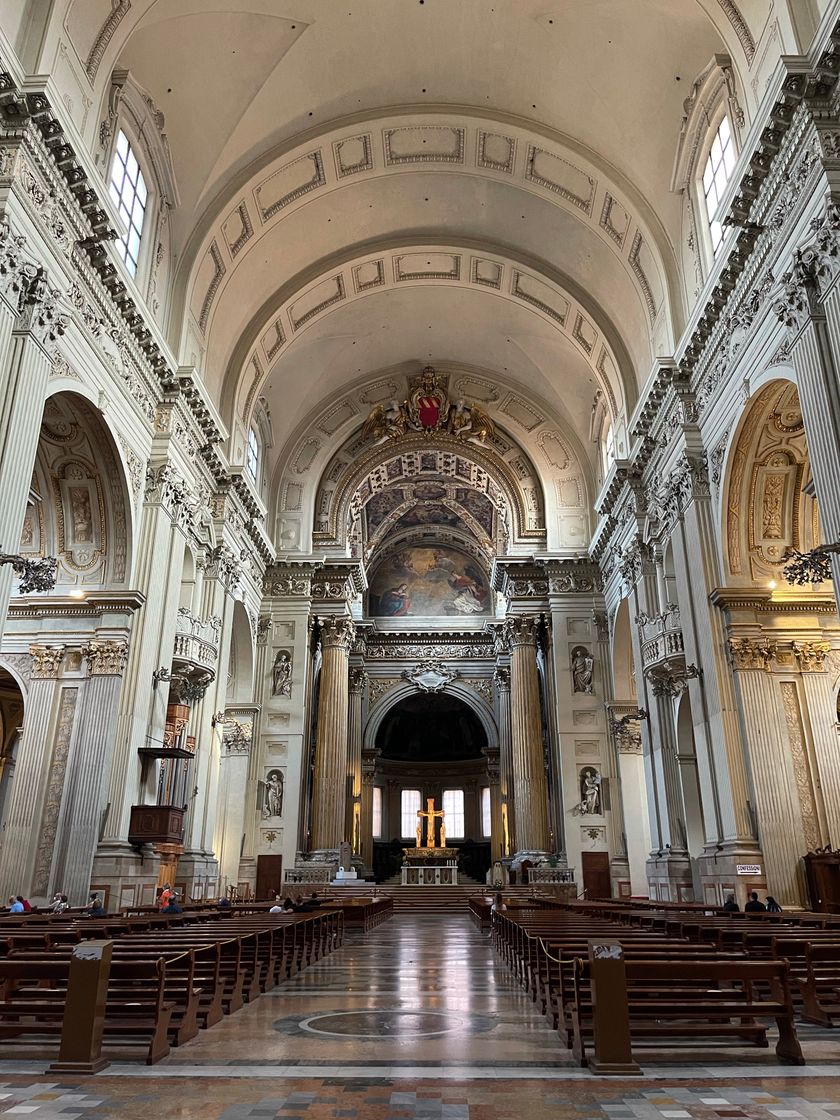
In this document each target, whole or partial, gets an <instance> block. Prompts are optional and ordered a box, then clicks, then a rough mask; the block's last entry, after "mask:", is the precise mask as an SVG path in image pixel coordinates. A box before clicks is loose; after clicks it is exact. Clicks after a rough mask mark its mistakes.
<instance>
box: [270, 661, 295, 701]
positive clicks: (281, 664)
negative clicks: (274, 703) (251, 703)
mask: <svg viewBox="0 0 840 1120" xmlns="http://www.w3.org/2000/svg"><path fill="white" fill-rule="evenodd" d="M271 695H272V696H291V695H292V655H291V653H290V652H289V650H287V649H281V650H278V651H277V656H276V657H275V658H274V665H273V667H272V670H271Z"/></svg>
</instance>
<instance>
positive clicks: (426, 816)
mask: <svg viewBox="0 0 840 1120" xmlns="http://www.w3.org/2000/svg"><path fill="white" fill-rule="evenodd" d="M445 816H446V813H445V812H444V810H443V809H435V799H434V798H433V797H427V798H426V810H425V812H424V811H423V810H422V809H418V810H417V847H418V848H422V847H423V821H424V820H425V822H426V845H425V846H426V847H427V848H438V847H439V848H445V847H446V825H445V823H444V820H443V818H444V817H445ZM438 817H440V844H435V820H436V819H437V818H438Z"/></svg>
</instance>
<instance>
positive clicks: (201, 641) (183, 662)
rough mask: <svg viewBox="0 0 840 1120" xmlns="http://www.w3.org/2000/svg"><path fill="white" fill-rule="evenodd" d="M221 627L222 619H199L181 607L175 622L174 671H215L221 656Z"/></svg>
mask: <svg viewBox="0 0 840 1120" xmlns="http://www.w3.org/2000/svg"><path fill="white" fill-rule="evenodd" d="M221 625H222V623H221V619H218V618H215V617H214V618H198V617H197V615H194V614H193V613H192V611H190V610H188V609H187V608H186V607H179V608H178V617H177V618H176V620H175V645H174V647H173V651H172V664H173V669H174V670H178V669H179V668H185V669H192V668H196V669H204V670H208V669H209V670H211V671H212V670H214V669H215V665H216V661H217V659H218V656H219V630H220V629H221ZM178 663H180V664H178Z"/></svg>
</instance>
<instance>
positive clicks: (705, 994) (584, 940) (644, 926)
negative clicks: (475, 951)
mask: <svg viewBox="0 0 840 1120" xmlns="http://www.w3.org/2000/svg"><path fill="white" fill-rule="evenodd" d="M683 917H684V918H685V921H686V925H687V926H691V927H692V928H694V929H697V928H700V927H702V928H703V930H704V931H705V933H706V936H696V937H693V938H692V937H689V936H688V935H687V932H686V931H685V930H683V929H682V928H681V926H680V924H679V918H678V915H677V914H676V912H675V911H671V910H669V911H668V912H667V914H665V913H664V912H662V911H653V910H651V909H648V908H645V909H642V908H640V909H639V910H638V911H636V912H635V914H634V912H633V911H632V910H631V909H630V908H628V907H614V908H613V907H611V906H610V904H604V905H600V904H597V903H595V904H588V905H580V904H574V903H573V904H570V905H565V906H563V905H558V906H555V907H551V908H549V907H546V906H543V907H541V908H539V909H523V908H518V909H511V910H507V911H503V912H500V913H496V914H494V915H493V938H494V943H495V946H496V948H497V951H498V952H499V954H500V955H501V957H502V958H503V960H504V961H505V962H506V963H507V965H508V966H509V967H510V968H511V969H512V970H513V972H514V974H515V975H516V976H517V978H518V980H519V982H520V983H521V984H522V986H523V987H524V988H525V989H526V990H527V991H528V992H529V993H530V995H531V998H532V999H533V1000H534V1002H535V1003H536V1004H537V1006H538V1007H539V1008H540V1011H541V1012H542V1013H543V1014H544V1015H546V1016H547V1017H548V1018H549V1020H550V1021H551V1023H552V1025H553V1026H554V1028H555V1029H556V1030H557V1031H558V1033H559V1035H560V1038H561V1040H562V1041H563V1043H564V1044H565V1045H566V1046H567V1047H569V1048H570V1049H571V1050H572V1052H573V1054H574V1056H575V1058H576V1060H577V1061H578V1062H579V1064H581V1065H587V1064H588V1065H590V1067H591V1068H593V1069H595V1070H597V1071H598V1072H605V1073H609V1072H615V1073H626V1072H633V1071H634V1070H638V1066H637V1065H636V1063H635V1058H634V1057H633V1056H632V1054H631V1052H630V1051H631V1047H632V1048H633V1049H635V1048H636V1047H639V1046H643V1045H657V1044H658V1045H659V1046H660V1047H661V1046H662V1045H663V1043H666V1042H670V1041H671V1040H673V1039H677V1038H679V1039H688V1040H698V1041H699V1040H702V1041H703V1043H704V1044H708V1043H720V1042H723V1041H726V1040H729V1041H734V1042H735V1043H736V1044H740V1045H743V1044H744V1043H745V1042H747V1043H752V1044H754V1045H757V1046H767V1045H768V1040H767V1025H768V1022H771V1021H775V1023H776V1025H777V1027H778V1041H777V1044H776V1054H777V1056H778V1058H779V1060H780V1061H781V1062H783V1063H785V1064H796V1065H801V1064H803V1062H804V1058H803V1056H802V1050H801V1047H800V1045H799V1041H798V1039H797V1035H796V1028H795V1009H794V1000H793V996H792V990H793V991H795V990H797V983H798V977H797V972H796V969H795V968H793V967H792V966H791V964H790V963H789V961H788V959H787V958H785V957H782V956H780V955H778V954H777V952H776V951H775V948H776V947H775V946H770V947H769V948H768V950H767V951H766V952H765V951H762V952H753V951H752V950H751V949H750V948H749V947H748V945H747V944H746V943H744V942H743V941H741V942H738V941H736V940H735V939H733V938H732V936H731V933H732V931H733V929H734V928H738V929H740V932H741V933H742V934H743V935H744V936H749V934H750V933H753V932H756V931H755V926H754V925H753V923H751V922H750V921H749V919H746V921H744V922H742V923H740V925H739V926H737V927H733V926H732V923H731V922H730V920H729V917H728V915H727V916H720V917H719V916H718V915H714V914H712V915H704V914H701V913H699V912H698V911H697V910H693V911H691V912H688V913H686V914H684V915H683ZM652 918H656V919H657V921H652V920H651V919H652ZM659 918H663V919H666V924H658V919H659ZM706 919H708V921H707V920H706ZM715 924H717V928H718V929H719V930H720V932H721V935H723V934H727V935H728V936H726V937H723V936H722V937H721V938H715V937H713V936H711V931H712V930H713V929H714V928H715ZM792 928H795V927H793V926H792V925H791V924H790V923H786V924H785V925H783V926H780V931H781V932H782V933H784V934H785V935H787V934H789V933H790V930H791V929H792ZM768 929H769V927H766V926H765V925H764V924H762V927H761V930H760V931H759V932H761V933H762V934H766V933H767V931H768ZM812 932H813V930H812V929H810V928H806V929H805V930H804V931H803V933H804V934H806V935H807V934H808V933H812ZM829 936H830V935H829ZM806 959H807V953H806ZM621 1023H623V1024H625V1026H624V1028H623V1029H624V1034H625V1039H626V1041H625V1042H624V1043H622V1044H621V1045H619V1044H618V1043H616V1041H615V1040H616V1039H617V1038H618V1037H619V1035H620V1034H621V1032H620V1031H619V1030H618V1029H617V1024H621ZM599 1035H600V1036H601V1037H599ZM619 1041H620V1040H619ZM593 1047H594V1055H592V1054H591V1051H592V1049H593ZM609 1053H611V1054H612V1057H611V1058H610V1057H609V1056H608V1055H609ZM616 1054H619V1055H621V1056H620V1057H616Z"/></svg>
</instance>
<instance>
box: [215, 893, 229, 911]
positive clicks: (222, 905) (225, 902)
mask: <svg viewBox="0 0 840 1120" xmlns="http://www.w3.org/2000/svg"><path fill="white" fill-rule="evenodd" d="M216 905H217V906H218V908H219V909H220V910H230V899H229V898H228V897H227V895H223V896H222V897H221V898H220V899H219V901H218V902H217V903H216Z"/></svg>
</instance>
